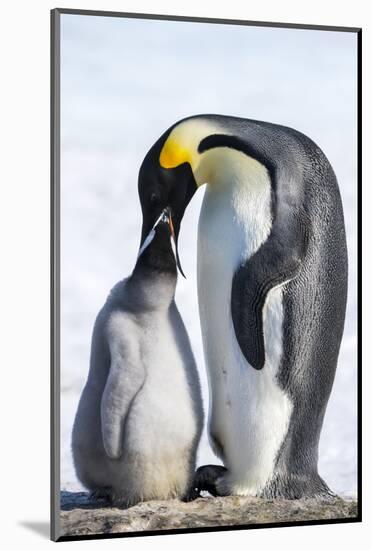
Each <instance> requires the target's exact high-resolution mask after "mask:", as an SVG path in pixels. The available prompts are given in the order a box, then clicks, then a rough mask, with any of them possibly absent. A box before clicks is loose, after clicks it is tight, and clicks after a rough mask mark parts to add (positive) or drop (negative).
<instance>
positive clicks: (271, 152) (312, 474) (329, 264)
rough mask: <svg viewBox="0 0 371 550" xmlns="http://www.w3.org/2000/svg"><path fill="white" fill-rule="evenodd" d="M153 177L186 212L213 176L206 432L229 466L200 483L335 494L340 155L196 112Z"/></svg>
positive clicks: (201, 260)
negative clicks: (326, 473) (329, 453)
mask: <svg viewBox="0 0 371 550" xmlns="http://www.w3.org/2000/svg"><path fill="white" fill-rule="evenodd" d="M142 178H143V179H145V180H146V185H143V187H144V188H145V189H146V193H147V194H148V195H150V194H151V193H152V192H153V191H155V192H156V193H157V194H159V195H160V196H161V197H162V199H161V200H162V203H163V204H164V203H167V202H168V203H169V204H170V205H173V203H174V205H175V204H176V205H177V208H178V210H179V212H180V213H181V212H182V209H184V208H185V206H186V204H187V203H188V202H189V200H190V199H191V197H192V195H193V193H194V192H195V191H196V189H197V188H198V187H199V186H201V185H203V184H207V186H206V191H205V195H204V200H203V204H202V209H201V214H200V219H199V226H198V300H199V311H200V319H201V329H202V336H203V344H204V353H205V359H206V366H207V372H208V380H209V391H210V410H209V419H208V428H209V439H210V442H211V445H212V448H213V450H214V452H215V453H216V455H217V456H218V457H220V459H221V460H222V461H223V463H224V467H221V466H204V467H201V468H200V469H199V470H198V474H197V476H196V486H197V487H198V489H199V490H201V489H208V490H209V491H210V492H211V493H212V494H219V495H226V494H234V495H259V496H263V497H267V498H290V499H291V498H301V497H317V496H328V495H331V494H332V493H331V491H330V489H329V488H328V487H327V485H326V483H325V482H324V481H323V480H322V479H321V477H320V476H319V474H318V469H317V464H318V445H319V438H320V432H321V427H322V423H323V418H324V414H325V409H326V405H327V401H328V398H329V395H330V392H331V388H332V384H333V380H334V375H335V370H336V365H337V358H338V352H339V346H340V342H341V338H342V334H343V326H344V316H345V306H346V295H347V249H346V240H345V229H344V220H343V211H342V204H341V198H340V193H339V189H338V185H337V181H336V177H335V174H334V172H333V170H332V168H331V166H330V163H329V161H328V160H327V159H326V157H325V155H324V153H323V152H322V151H321V150H320V148H319V147H318V146H317V145H316V144H315V143H314V142H313V141H311V140H310V139H309V138H308V137H306V136H305V135H303V134H302V133H300V132H298V131H296V130H293V129H291V128H287V127H284V126H279V125H275V124H270V123H266V122H259V121H255V120H248V119H242V118H236V117H230V116H219V115H199V116H194V117H190V118H188V119H184V120H182V121H180V122H178V123H176V124H175V125H173V126H172V127H171V128H169V129H168V130H167V131H166V132H165V133H164V134H163V135H162V136H161V138H160V139H159V140H158V141H157V142H156V143H155V145H154V146H153V147H152V149H151V150H150V151H149V152H148V154H147V157H146V159H145V161H144V163H143V166H142ZM177 224H178V226H177V228H178V230H179V225H180V219H177Z"/></svg>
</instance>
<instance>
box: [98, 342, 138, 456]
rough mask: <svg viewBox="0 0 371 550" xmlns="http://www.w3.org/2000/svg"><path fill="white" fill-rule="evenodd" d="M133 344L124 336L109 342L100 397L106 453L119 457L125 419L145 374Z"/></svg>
mask: <svg viewBox="0 0 371 550" xmlns="http://www.w3.org/2000/svg"><path fill="white" fill-rule="evenodd" d="M134 348H135V344H133V343H130V344H129V343H128V342H125V340H124V339H123V338H120V339H118V340H116V341H115V342H114V343H113V344H110V353H111V364H110V369H109V374H108V378H107V382H106V385H105V388H104V391H103V395H102V400H101V408H100V412H101V423H102V438H103V445H104V449H105V451H106V453H107V456H108V457H109V458H112V459H119V458H120V456H121V454H122V440H123V432H124V426H125V418H126V415H127V412H128V409H129V407H130V404H131V403H132V401H133V399H134V398H135V396H136V395H137V394H138V392H139V391H140V390H141V388H142V386H143V383H144V379H145V373H144V369H143V368H142V366H141V362H140V356H139V352H138V353H137V352H136V350H135V349H134Z"/></svg>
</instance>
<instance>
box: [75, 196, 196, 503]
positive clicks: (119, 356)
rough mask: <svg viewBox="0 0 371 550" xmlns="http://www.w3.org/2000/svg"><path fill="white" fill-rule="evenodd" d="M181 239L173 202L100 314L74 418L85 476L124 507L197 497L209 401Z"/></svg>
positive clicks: (80, 471)
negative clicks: (181, 282) (178, 245)
mask: <svg viewBox="0 0 371 550" xmlns="http://www.w3.org/2000/svg"><path fill="white" fill-rule="evenodd" d="M142 206H143V205H142ZM173 238H174V228H173V224H172V219H171V213H170V210H169V209H167V208H165V209H163V211H162V212H161V214H160V216H159V217H158V219H157V221H156V223H155V224H154V225H153V227H152V228H151V230H150V231H149V233H148V234H147V236H146V235H144V234H143V235H142V242H141V248H140V251H139V255H138V260H137V263H136V265H135V268H134V271H133V273H132V275H131V276H130V277H128V278H127V279H125V280H123V281H121V282H119V283H117V285H116V286H115V287H114V288H113V289H112V291H111V293H110V295H109V296H108V299H107V301H106V303H105V305H104V306H103V308H102V309H101V311H100V312H99V314H98V317H97V319H96V322H95V326H94V331H93V338H92V345H91V358H90V370H89V375H88V380H87V383H86V386H85V388H84V390H83V393H82V395H81V399H80V403H79V406H78V410H77V414H76V419H75V423H74V427H73V434H72V450H73V458H74V464H75V468H76V472H77V476H78V478H79V480H80V481H81V483H82V484H83V485H84V486H85V487H86V488H87V489H89V490H90V491H91V493H92V494H94V495H95V496H99V497H105V498H107V499H108V500H109V501H111V502H112V503H113V504H114V505H117V506H122V507H127V506H131V505H134V504H136V503H138V502H140V501H145V500H151V499H169V498H176V497H178V498H181V499H185V500H187V499H189V498H191V486H192V480H193V474H194V471H195V465H196V451H197V446H198V443H199V440H200V436H201V431H202V425H203V408H202V400H201V390H200V383H199V377H198V372H197V369H196V364H195V360H194V356H193V353H192V349H191V346H190V342H189V339H188V335H187V332H186V329H185V327H184V324H183V321H182V318H181V316H180V314H179V311H178V309H177V306H176V304H175V301H174V293H175V287H176V281H177V269H176V259H175V256H174V254H173V250H172V246H171V239H173Z"/></svg>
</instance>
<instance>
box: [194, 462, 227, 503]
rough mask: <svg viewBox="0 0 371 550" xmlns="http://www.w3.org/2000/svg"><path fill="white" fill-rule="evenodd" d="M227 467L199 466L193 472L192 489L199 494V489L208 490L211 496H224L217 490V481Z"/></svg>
mask: <svg viewBox="0 0 371 550" xmlns="http://www.w3.org/2000/svg"><path fill="white" fill-rule="evenodd" d="M227 471H228V470H227V468H225V467H224V466H214V465H213V464H208V465H207V466H200V468H198V469H197V471H196V473H195V477H194V479H193V489H194V491H196V492H197V493H198V495H199V496H200V493H201V491H208V492H209V493H210V494H211V495H212V496H213V497H217V496H225V493H224V492H223V493H221V492H220V490H218V482H219V481H220V480H221V478H222V477H223V476H224V475H225V474H226V473H227Z"/></svg>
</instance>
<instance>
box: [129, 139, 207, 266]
mask: <svg viewBox="0 0 371 550" xmlns="http://www.w3.org/2000/svg"><path fill="white" fill-rule="evenodd" d="M169 132H170V130H168V131H167V132H166V133H165V134H164V135H163V136H162V137H161V138H160V139H159V140H158V141H157V142H156V143H155V144H154V145H153V147H152V148H151V149H150V150H149V152H148V153H147V155H146V157H145V158H144V160H143V163H142V166H141V168H140V171H139V179H138V190H139V199H140V204H141V207H142V214H143V225H142V235H141V240H140V247H143V244H144V242H145V240H146V238H147V236H148V235H149V234H150V232H151V230H152V229H153V227H154V225H155V224H156V221H157V220H158V219H159V217H160V216H161V215H162V213H163V212H164V211H167V212H168V214H169V215H170V219H171V223H172V227H173V231H174V243H175V255H176V262H177V265H178V268H179V271H180V272H181V273H182V275H183V276H184V273H183V271H182V268H181V264H180V260H179V254H178V238H179V231H180V224H181V221H182V218H183V215H184V212H185V209H186V207H187V205H188V203H189V202H190V200H191V198H192V197H193V195H194V193H195V192H196V190H197V184H196V182H195V179H194V176H193V172H192V169H191V166H190V164H189V163H188V162H184V163H183V164H180V165H179V166H177V167H175V168H171V169H166V168H163V167H162V166H161V165H160V161H159V157H160V153H161V149H162V147H163V144H164V142H165V140H166V138H167V136H168V135H169Z"/></svg>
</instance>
